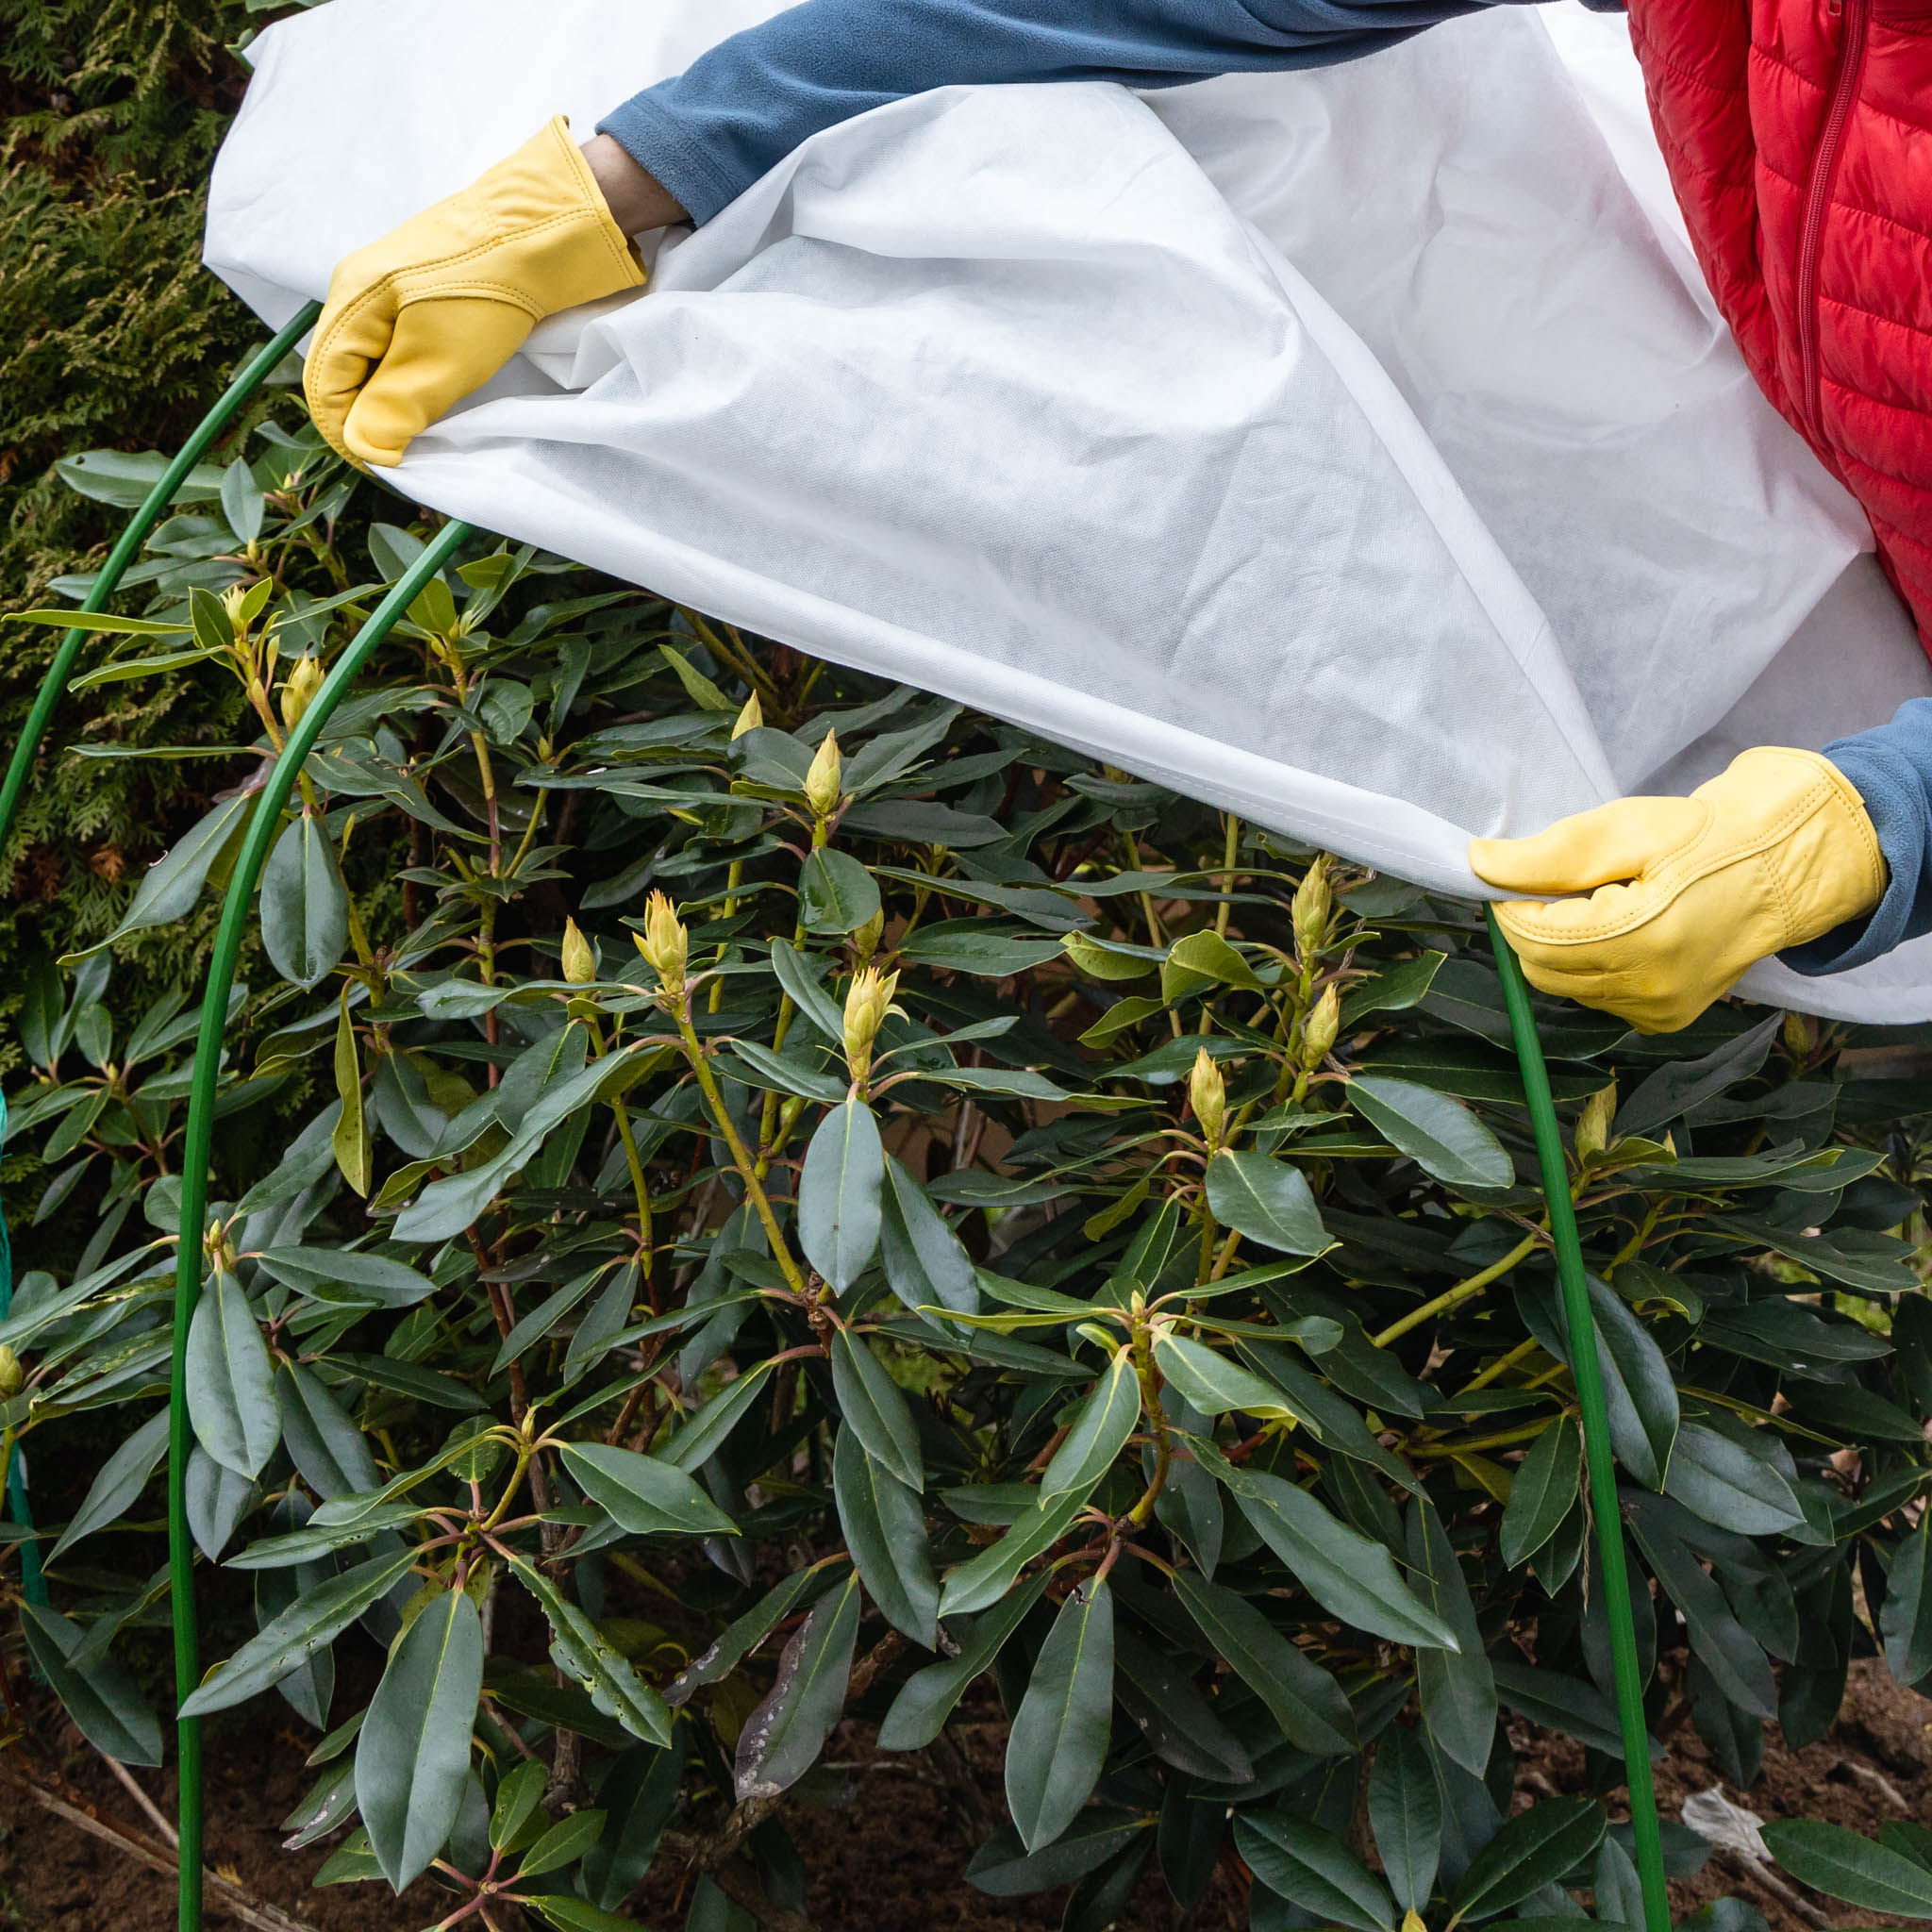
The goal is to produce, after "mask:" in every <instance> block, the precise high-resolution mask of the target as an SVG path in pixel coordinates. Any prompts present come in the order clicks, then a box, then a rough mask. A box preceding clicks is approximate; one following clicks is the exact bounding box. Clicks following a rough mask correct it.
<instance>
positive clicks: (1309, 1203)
mask: <svg viewBox="0 0 1932 1932" xmlns="http://www.w3.org/2000/svg"><path fill="white" fill-rule="evenodd" d="M1208 1207H1209V1208H1212V1209H1213V1212H1214V1218H1215V1219H1216V1220H1217V1221H1218V1222H1220V1223H1221V1224H1222V1225H1223V1226H1224V1227H1232V1228H1235V1229H1237V1230H1238V1231H1239V1232H1240V1233H1241V1234H1244V1235H1246V1236H1247V1237H1248V1239H1249V1240H1250V1241H1259V1242H1260V1243H1261V1245H1262V1246H1263V1247H1267V1248H1275V1249H1278V1250H1279V1251H1280V1252H1281V1253H1282V1254H1284V1255H1319V1254H1322V1253H1323V1252H1324V1250H1325V1249H1327V1248H1328V1247H1329V1246H1330V1245H1332V1244H1331V1242H1330V1241H1329V1239H1328V1233H1327V1230H1326V1229H1325V1228H1324V1226H1323V1225H1322V1213H1321V1209H1320V1208H1317V1207H1316V1206H1315V1197H1314V1195H1313V1194H1311V1193H1310V1192H1309V1191H1308V1184H1307V1181H1306V1180H1304V1179H1303V1178H1302V1175H1301V1173H1300V1171H1299V1170H1298V1169H1296V1168H1292V1167H1290V1166H1289V1165H1288V1163H1287V1162H1286V1161H1282V1160H1276V1159H1274V1158H1273V1157H1272V1156H1271V1155H1266V1154H1255V1153H1234V1152H1229V1151H1225V1150H1224V1151H1223V1152H1222V1153H1220V1154H1217V1155H1216V1156H1215V1157H1214V1158H1213V1159H1212V1160H1210V1161H1209V1162H1208Z"/></svg>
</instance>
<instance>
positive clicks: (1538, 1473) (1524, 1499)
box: [1499, 1415, 1583, 1570]
mask: <svg viewBox="0 0 1932 1932" xmlns="http://www.w3.org/2000/svg"><path fill="white" fill-rule="evenodd" d="M1582 1469H1583V1444H1582V1441H1581V1439H1580V1438H1579V1437H1578V1435H1577V1433H1576V1425H1575V1424H1574V1423H1573V1422H1572V1421H1571V1420H1570V1418H1569V1417H1568V1416H1567V1415H1559V1416H1557V1419H1556V1421H1554V1422H1553V1423H1552V1424H1550V1425H1549V1427H1548V1428H1546V1429H1545V1430H1544V1431H1543V1432H1542V1434H1541V1435H1540V1436H1539V1437H1538V1438H1537V1439H1536V1441H1534V1442H1532V1443H1531V1444H1530V1449H1529V1454H1528V1455H1527V1456H1525V1457H1524V1458H1523V1464H1522V1467H1521V1468H1519V1469H1518V1470H1517V1472H1516V1475H1515V1478H1514V1480H1513V1481H1512V1482H1511V1483H1510V1486H1509V1501H1508V1502H1507V1504H1506V1505H1505V1506H1504V1509H1503V1524H1502V1531H1501V1535H1500V1538H1499V1542H1500V1546H1501V1549H1502V1552H1503V1560H1504V1562H1506V1563H1507V1565H1508V1566H1509V1567H1510V1569H1512V1570H1517V1569H1521V1568H1522V1566H1523V1565H1524V1563H1526V1562H1528V1560H1529V1559H1530V1557H1533V1556H1535V1555H1536V1553H1537V1552H1538V1551H1539V1550H1540V1549H1541V1548H1542V1546H1543V1545H1544V1544H1545V1543H1546V1542H1548V1541H1549V1540H1550V1538H1551V1537H1552V1536H1554V1535H1555V1534H1556V1531H1557V1524H1559V1523H1561V1522H1562V1520H1563V1519H1564V1517H1566V1516H1567V1515H1569V1513H1570V1512H1571V1510H1572V1509H1574V1507H1576V1486H1577V1478H1578V1476H1579V1475H1580V1474H1581V1473H1582Z"/></svg>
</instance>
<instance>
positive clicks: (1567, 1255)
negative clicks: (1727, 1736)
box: [1486, 907, 1671, 1932]
mask: <svg viewBox="0 0 1932 1932" xmlns="http://www.w3.org/2000/svg"><path fill="white" fill-rule="evenodd" d="M1486 917H1487V918H1488V920H1489V924H1490V943H1491V945H1492V946H1493V947H1494V948H1495V950H1496V969H1497V971H1498V972H1499V973H1500V974H1502V976H1503V1004H1504V1005H1505V1007H1507V1009H1508V1013H1509V1031H1510V1033H1511V1035H1512V1036H1513V1037H1514V1040H1515V1042H1516V1060H1517V1064H1518V1066H1519V1067H1520V1068H1521V1069H1522V1073H1523V1094H1524V1099H1525V1100H1526V1101H1527V1102H1528V1103H1529V1124H1530V1127H1531V1129H1532V1131H1533V1132H1534V1134H1535V1136H1536V1154H1537V1161H1538V1164H1539V1165H1540V1166H1541V1169H1542V1177H1543V1195H1544V1198H1545V1199H1546V1201H1547V1202H1548V1204H1549V1210H1550V1234H1551V1237H1552V1239H1553V1241H1555V1243H1556V1249H1557V1280H1558V1281H1559V1282H1560V1283H1561V1285H1562V1290H1563V1320H1564V1324H1565V1325H1566V1326H1567V1328H1568V1329H1569V1332H1570V1370H1571V1374H1572V1375H1573V1377H1574V1380H1575V1383H1576V1406H1577V1407H1578V1409H1579V1410H1580V1411H1581V1413H1582V1421H1583V1451H1584V1457H1585V1459H1586V1460H1587V1462H1588V1463H1589V1465H1590V1503H1591V1515H1592V1516H1593V1517H1594V1518H1595V1522H1596V1542H1597V1557H1598V1561H1599V1564H1600V1566H1601V1574H1600V1576H1599V1579H1598V1580H1599V1584H1600V1587H1601V1588H1602V1590H1603V1592H1604V1609H1605V1611H1606V1613H1607V1618H1608V1621H1609V1626H1610V1659H1611V1664H1612V1668H1613V1669H1614V1671H1615V1674H1616V1680H1617V1716H1618V1718H1619V1719H1620V1721H1621V1722H1622V1724H1623V1729H1624V1772H1625V1774H1626V1777H1627V1780H1628V1783H1629V1789H1630V1829H1631V1834H1632V1836H1633V1838H1634V1839H1635V1840H1636V1845H1637V1875H1638V1877H1639V1879H1640V1880H1641V1882H1642V1886H1643V1917H1644V1924H1645V1932H1671V1906H1670V1899H1669V1896H1668V1895H1667V1893H1666V1891H1665V1890H1664V1855H1663V1841H1662V1839H1661V1836H1660V1835H1659V1833H1658V1831H1657V1794H1656V1792H1655V1791H1654V1790H1652V1788H1651V1779H1650V1729H1649V1726H1648V1725H1647V1724H1645V1723H1644V1720H1643V1682H1642V1678H1641V1674H1640V1673H1639V1671H1638V1668H1637V1630H1636V1624H1635V1622H1634V1620H1633V1618H1632V1616H1631V1613H1630V1585H1629V1580H1628V1575H1627V1573H1626V1571H1625V1569H1624V1517H1623V1512H1622V1510H1621V1509H1620V1508H1619V1507H1618V1505H1617V1463H1616V1457H1615V1455H1614V1453H1613V1452H1612V1450H1611V1448H1610V1419H1609V1412H1608V1410H1607V1408H1606V1407H1605V1406H1604V1383H1603V1374H1602V1371H1601V1370H1600V1369H1599V1368H1598V1366H1597V1358H1596V1350H1597V1338H1596V1322H1595V1319H1594V1318H1593V1317H1592V1316H1591V1312H1590V1284H1589V1281H1588V1280H1587V1278H1586V1277H1585V1274H1584V1270H1583V1246H1582V1243H1581V1241H1579V1240H1578V1239H1577V1234H1576V1210H1575V1208H1574V1205H1573V1204H1572V1201H1571V1198H1570V1173H1569V1169H1568V1167H1567V1166H1566V1165H1565V1163H1564V1159H1563V1141H1562V1136H1561V1134H1560V1133H1559V1131H1558V1130H1557V1108H1556V1105H1555V1103H1554V1102H1553V1101H1552V1100H1551V1098H1550V1076H1549V1073H1548V1070H1547V1069H1546V1068H1545V1067H1544V1065H1543V1050H1542V1043H1541V1041H1540V1040H1539V1039H1538V1038H1537V1031H1536V1015H1535V1014H1534V1013H1533V1012H1532V1011H1531V1010H1530V1005H1529V990H1528V988H1527V987H1526V986H1524V981H1523V968H1522V967H1521V966H1520V965H1519V964H1518V963H1517V959H1516V955H1515V953H1514V952H1513V951H1512V950H1511V949H1510V945H1509V941H1507V939H1505V938H1504V937H1503V928H1502V927H1501V925H1499V924H1497V922H1496V914H1495V909H1494V908H1492V907H1491V908H1486Z"/></svg>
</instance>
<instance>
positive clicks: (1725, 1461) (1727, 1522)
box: [1664, 1422, 1805, 1536]
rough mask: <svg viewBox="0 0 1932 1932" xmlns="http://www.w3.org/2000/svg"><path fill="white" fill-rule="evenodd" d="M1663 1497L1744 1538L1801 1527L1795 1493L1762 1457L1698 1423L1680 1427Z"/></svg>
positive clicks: (1802, 1517)
mask: <svg viewBox="0 0 1932 1932" xmlns="http://www.w3.org/2000/svg"><path fill="white" fill-rule="evenodd" d="M1664 1494H1665V1495H1667V1496H1670V1497H1672V1498H1673V1499H1674V1501H1676V1502H1679V1503H1681V1504H1683V1506H1684V1507H1685V1508H1687V1509H1689V1510H1690V1511H1691V1514H1692V1515H1693V1516H1701V1517H1703V1519H1704V1520H1705V1522H1707V1523H1711V1524H1717V1525H1718V1527H1719V1528H1721V1529H1732V1530H1737V1531H1739V1532H1740V1533H1741V1534H1742V1535H1745V1536H1777V1535H1781V1534H1783V1533H1785V1532H1787V1531H1790V1530H1794V1529H1802V1528H1804V1526H1805V1512H1804V1510H1803V1509H1802V1508H1801V1507H1799V1505H1798V1498H1797V1495H1796V1492H1795V1491H1793V1490H1792V1488H1791V1486H1790V1483H1788V1482H1787V1481H1786V1480H1785V1479H1784V1477H1783V1476H1782V1475H1780V1474H1778V1472H1777V1470H1776V1469H1775V1468H1774V1466H1773V1465H1772V1464H1771V1463H1770V1462H1769V1461H1768V1460H1766V1459H1765V1458H1764V1457H1760V1456H1754V1455H1753V1454H1752V1453H1751V1451H1750V1450H1749V1449H1747V1448H1745V1447H1744V1446H1743V1445H1742V1444H1741V1443H1739V1442H1735V1441H1732V1440H1731V1439H1730V1438H1729V1437H1728V1436H1723V1435H1720V1434H1719V1433H1718V1432H1717V1431H1716V1430H1715V1429H1707V1428H1706V1427H1704V1425H1703V1424H1700V1423H1693V1422H1686V1423H1680V1424H1678V1427H1677V1434H1676V1440H1675V1442H1674V1445H1673V1447H1672V1450H1671V1460H1670V1467H1669V1469H1668V1471H1667V1472H1666V1474H1665V1476H1664Z"/></svg>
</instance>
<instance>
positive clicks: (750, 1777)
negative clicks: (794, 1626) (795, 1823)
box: [732, 1573, 859, 1804]
mask: <svg viewBox="0 0 1932 1932" xmlns="http://www.w3.org/2000/svg"><path fill="white" fill-rule="evenodd" d="M858 1605H859V1598H858V1575H857V1574H856V1573H855V1574H852V1575H849V1576H847V1577H846V1578H845V1580H844V1581H843V1582H842V1583H838V1584H835V1585H834V1586H833V1587H832V1588H831V1589H830V1590H828V1591H826V1592H825V1594H824V1596H822V1597H821V1598H820V1599H819V1600H818V1602H817V1603H815V1604H814V1605H813V1606H812V1609H811V1614H810V1615H809V1616H808V1617H807V1619H806V1620H805V1622H804V1623H803V1624H800V1625H799V1627H798V1630H797V1632H796V1633H795V1634H794V1635H793V1637H792V1639H791V1641H790V1642H789V1643H788V1644H786V1646H785V1648H784V1651H783V1652H782V1653H781V1654H780V1656H779V1658H778V1675H777V1679H776V1681H775V1682H774V1684H773V1686H772V1689H771V1692H770V1694H769V1695H768V1696H767V1697H766V1698H765V1700H764V1702H763V1703H761V1704H760V1705H759V1706H758V1708H757V1709H756V1710H754V1711H753V1712H752V1714H751V1715H750V1716H749V1717H748V1718H746V1719H745V1721H744V1728H743V1729H742V1730H741V1732H740V1733H739V1736H738V1756H737V1760H736V1763H735V1765H734V1767H733V1772H732V1776H733V1782H734V1786H735V1789H736V1791H737V1795H738V1802H739V1803H740V1804H743V1803H744V1802H745V1801H746V1800H747V1799H750V1798H758V1797H774V1796H776V1794H777V1793H778V1792H780V1791H782V1790H787V1789H788V1788H789V1787H791V1785H793V1784H795V1783H797V1781H798V1780H799V1779H800V1778H801V1777H803V1776H804V1775H805V1774H806V1773H807V1772H808V1771H809V1770H810V1769H811V1767H812V1765H813V1763H814V1762H816V1760H817V1758H818V1755H819V1752H820V1750H821V1749H822V1748H823V1746H824V1741H825V1737H826V1734H827V1733H828V1732H829V1731H830V1730H831V1728H832V1726H833V1725H834V1724H837V1723H838V1722H839V1718H840V1715H841V1712H842V1711H843V1710H844V1707H845V1685H846V1680H847V1679H848V1678H849V1677H850V1676H851V1674H852V1646H853V1643H854V1641H855V1640H856V1639H857V1638H858Z"/></svg>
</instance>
